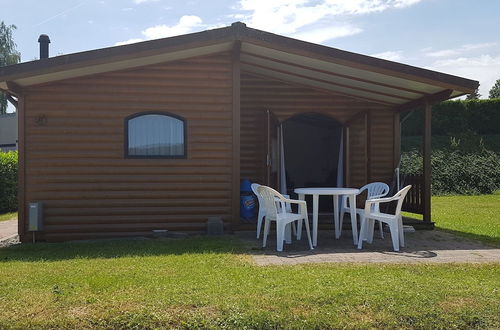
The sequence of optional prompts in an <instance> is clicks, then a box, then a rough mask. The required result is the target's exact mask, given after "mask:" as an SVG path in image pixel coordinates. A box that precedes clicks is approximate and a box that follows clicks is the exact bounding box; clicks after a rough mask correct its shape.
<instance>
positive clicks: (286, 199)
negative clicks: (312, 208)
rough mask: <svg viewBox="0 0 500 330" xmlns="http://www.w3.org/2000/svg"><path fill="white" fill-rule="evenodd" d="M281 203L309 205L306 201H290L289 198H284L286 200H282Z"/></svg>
mask: <svg viewBox="0 0 500 330" xmlns="http://www.w3.org/2000/svg"><path fill="white" fill-rule="evenodd" d="M280 201H281V202H285V203H290V204H299V205H304V206H305V205H307V203H306V201H301V200H298V199H288V198H284V199H280Z"/></svg>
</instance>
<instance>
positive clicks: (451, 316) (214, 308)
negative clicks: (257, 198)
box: [0, 237, 500, 329]
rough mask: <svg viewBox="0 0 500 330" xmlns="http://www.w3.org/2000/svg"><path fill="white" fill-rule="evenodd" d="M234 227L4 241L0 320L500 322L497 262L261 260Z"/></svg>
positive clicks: (11, 323)
mask: <svg viewBox="0 0 500 330" xmlns="http://www.w3.org/2000/svg"><path fill="white" fill-rule="evenodd" d="M247 253H248V251H246V250H245V248H244V247H242V246H241V245H240V243H239V242H238V241H237V240H235V239H232V238H227V237H226V238H206V237H201V238H190V239H183V240H182V239H181V240H173V239H170V240H122V241H104V242H80V243H59V244H54V243H53V244H49V243H40V244H36V245H30V244H26V245H23V246H13V247H9V248H3V249H0V302H1V304H0V305H1V308H0V328H30V327H32V328H59V327H65V328H91V327H97V328H110V329H114V328H137V329H139V328H155V327H179V328H192V327H201V328H221V327H223V328H243V327H247V328H278V327H286V328H290V327H291V328H372V327H382V328H420V329H425V328H443V329H444V328H446V329H452V328H498V327H500V304H498V301H499V299H500V291H499V287H498V284H499V283H500V267H499V265H498V264H485V265H477V264H476V265H474V264H467V265H465V264H463V265H460V264H448V265H415V264H413V265H383V264H371V265H370V264H367V265H351V264H306V265H296V266H269V267H258V266H255V265H254V264H252V262H251V258H250V257H249V255H248V254H247Z"/></svg>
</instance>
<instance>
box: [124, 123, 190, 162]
mask: <svg viewBox="0 0 500 330" xmlns="http://www.w3.org/2000/svg"><path fill="white" fill-rule="evenodd" d="M125 156H126V157H129V158H185V157H186V122H185V120H184V119H183V118H181V117H178V116H175V115H171V114H166V113H139V114H135V115H132V116H129V117H127V118H126V119H125Z"/></svg>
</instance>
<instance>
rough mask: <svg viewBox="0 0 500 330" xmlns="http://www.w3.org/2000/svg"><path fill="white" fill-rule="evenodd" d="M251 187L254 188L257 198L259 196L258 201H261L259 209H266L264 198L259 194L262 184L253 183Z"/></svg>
mask: <svg viewBox="0 0 500 330" xmlns="http://www.w3.org/2000/svg"><path fill="white" fill-rule="evenodd" d="M250 187H251V188H252V191H253V193H254V194H255V196H257V199H258V200H259V207H264V201H263V200H262V196H261V195H260V193H259V187H260V184H258V183H252V185H251V186H250Z"/></svg>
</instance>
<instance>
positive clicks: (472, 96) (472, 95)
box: [465, 87, 481, 100]
mask: <svg viewBox="0 0 500 330" xmlns="http://www.w3.org/2000/svg"><path fill="white" fill-rule="evenodd" d="M480 97H481V94H479V87H478V88H476V90H475V91H474V92H472V93H470V94H469V95H467V97H466V98H465V99H466V100H479V98H480Z"/></svg>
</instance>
